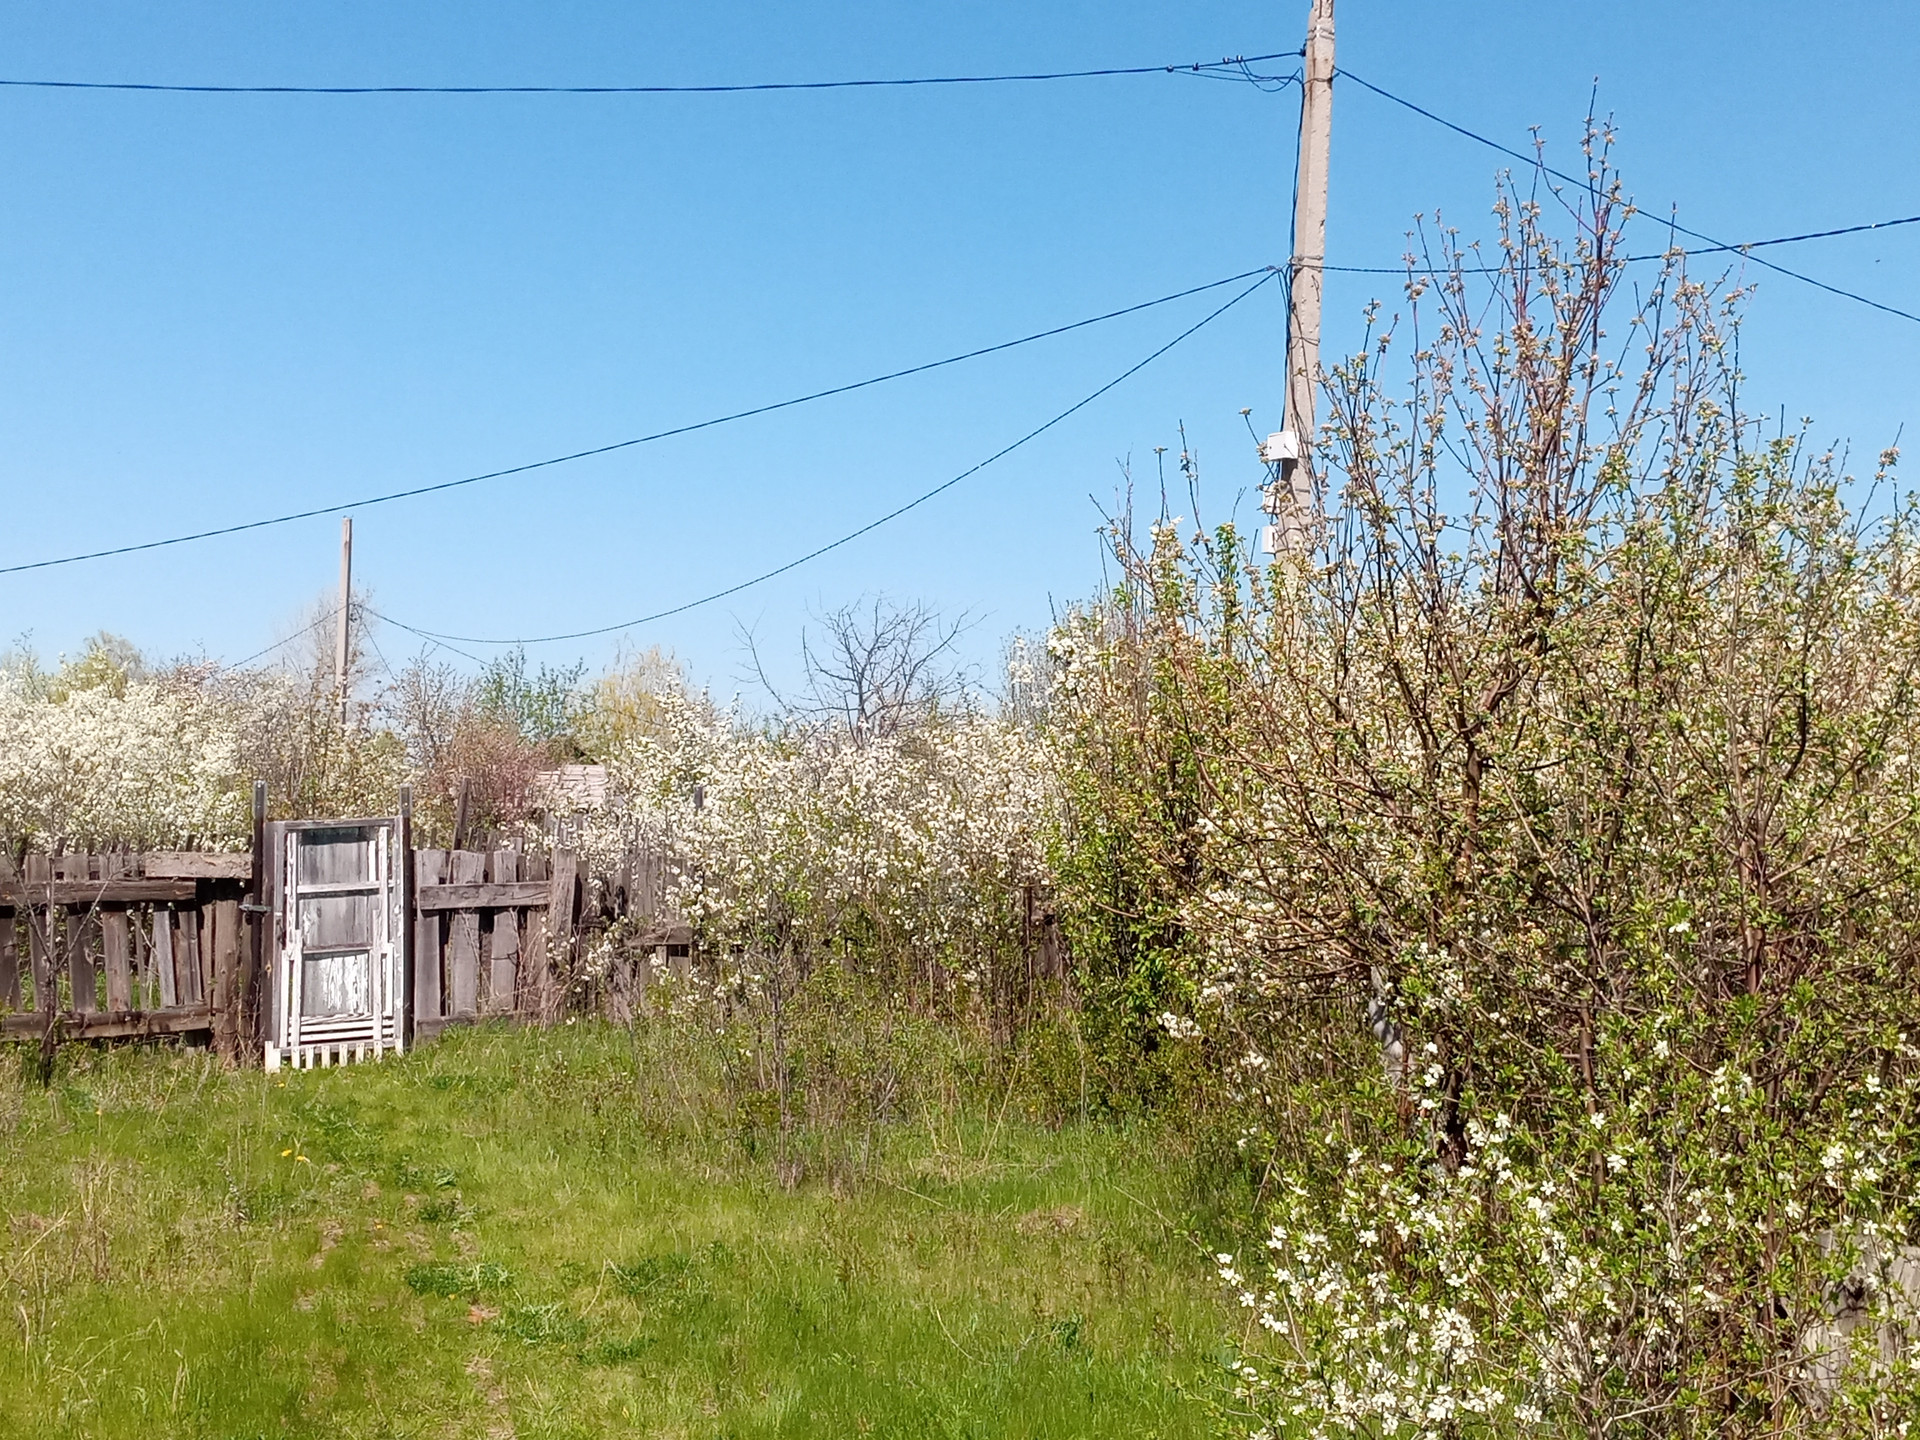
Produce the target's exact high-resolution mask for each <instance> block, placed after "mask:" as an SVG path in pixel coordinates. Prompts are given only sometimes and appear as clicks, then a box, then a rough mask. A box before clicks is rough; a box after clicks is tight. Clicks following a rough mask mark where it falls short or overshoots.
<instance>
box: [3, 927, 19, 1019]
mask: <svg viewBox="0 0 1920 1440" xmlns="http://www.w3.org/2000/svg"><path fill="white" fill-rule="evenodd" d="M16 933H17V932H16V927H15V923H14V918H13V915H12V914H11V913H8V914H5V915H0V1006H5V1007H6V1008H7V1009H9V1010H18V1009H19V1008H20V951H19V950H18V948H17V947H16V943H15V940H14V936H15V934H16Z"/></svg>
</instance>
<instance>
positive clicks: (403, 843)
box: [260, 791, 413, 1071]
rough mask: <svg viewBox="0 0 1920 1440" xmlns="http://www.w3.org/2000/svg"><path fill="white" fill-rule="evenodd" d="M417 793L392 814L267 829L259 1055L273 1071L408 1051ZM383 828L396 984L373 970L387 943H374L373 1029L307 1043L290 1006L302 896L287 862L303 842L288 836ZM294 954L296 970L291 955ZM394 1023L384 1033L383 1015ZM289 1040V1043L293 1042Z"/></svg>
mask: <svg viewBox="0 0 1920 1440" xmlns="http://www.w3.org/2000/svg"><path fill="white" fill-rule="evenodd" d="M411 801H412V796H411V795H410V794H408V793H406V792H405V791H403V792H402V794H401V797H400V809H399V811H398V813H396V814H392V815H370V816H363V817H359V818H354V819H340V820H276V821H273V822H271V823H270V824H268V825H267V826H266V827H265V830H266V834H265V847H264V849H265V855H264V857H263V858H264V860H265V864H264V865H263V866H262V867H261V868H262V870H263V871H264V874H263V876H262V877H261V879H262V889H263V890H264V892H265V893H264V894H263V896H262V903H263V906H264V908H265V909H266V910H267V912H268V913H267V914H266V915H265V916H263V917H262V918H263V919H264V920H265V921H266V927H264V928H265V929H266V931H267V933H266V935H265V944H264V945H263V946H262V947H261V948H262V949H263V950H264V951H265V954H264V955H263V956H262V960H263V962H264V966H263V968H264V969H265V971H266V974H265V976H264V977H263V979H264V981H265V984H264V986H263V989H264V994H263V995H262V996H261V1001H262V1004H261V1007H260V1010H261V1013H260V1028H261V1030H262V1031H263V1032H264V1033H263V1034H262V1036H261V1053H262V1058H263V1061H264V1064H265V1067H266V1068H267V1069H268V1070H270V1071H271V1070H278V1069H280V1068H281V1066H282V1065H283V1064H290V1065H292V1066H293V1067H295V1068H307V1067H312V1066H327V1065H332V1064H335V1063H338V1064H342V1065H344V1064H346V1063H347V1062H348V1060H350V1059H353V1058H356V1057H357V1058H362V1059H365V1058H372V1059H379V1058H380V1057H381V1056H382V1055H383V1054H384V1053H385V1051H386V1050H387V1049H389V1048H390V1049H392V1050H393V1052H394V1053H395V1054H404V1053H405V1052H406V1050H407V1048H408V1047H409V1044H410V1041H411V1028H412V1019H413V923H412V921H413V852H412V844H411V842H412V834H411V831H412V819H413V816H412V810H413V806H412V804H411ZM375 827H380V828H381V829H383V830H384V832H385V835H386V843H385V862H384V865H383V867H382V868H383V869H384V871H385V883H386V895H387V905H386V940H385V942H384V949H385V950H386V951H388V952H390V954H389V956H388V957H387V959H386V965H387V969H386V975H387V976H388V977H391V983H389V984H384V985H383V984H382V982H381V981H380V980H379V979H378V978H377V977H376V974H375V973H374V970H375V967H377V966H378V965H380V963H381V960H382V956H381V950H382V946H381V945H380V944H379V943H378V942H376V943H375V944H374V945H373V946H371V947H370V951H369V955H368V968H369V974H368V977H367V979H368V985H369V989H370V990H373V991H375V992H378V991H380V990H382V989H384V990H385V992H386V993H385V994H384V995H382V996H381V997H380V1003H381V1008H379V1009H375V1010H373V1011H372V1012H371V1017H372V1022H373V1023H372V1027H371V1028H372V1033H371V1034H369V1035H367V1036H365V1037H363V1038H355V1039H340V1038H338V1037H335V1038H330V1039H325V1040H321V1041H311V1042H303V1041H301V1040H300V1039H299V1036H298V1033H297V1030H298V1024H297V1016H296V1015H295V1014H294V1012H293V1010H292V1009H291V1008H290V1006H291V1004H293V1003H297V997H298V994H299V988H300V987H299V978H300V977H299V961H298V956H299V954H300V951H299V937H298V936H297V935H290V934H289V933H288V931H289V925H288V921H289V913H288V908H287V902H288V896H289V893H290V892H291V893H292V894H294V895H296V896H297V894H298V886H297V884H292V885H291V886H290V878H291V877H289V875H288V874H287V866H288V864H289V861H290V859H291V858H292V857H293V856H295V855H297V853H298V849H299V845H298V842H297V839H296V842H295V843H294V844H293V845H289V844H288V843H287V842H288V838H289V837H290V836H291V837H298V836H299V835H301V834H304V833H306V832H309V831H316V830H354V829H362V830H372V829H374V828H375ZM289 953H292V954H293V955H294V956H295V957H296V958H295V962H294V965H293V967H292V968H291V969H289V966H288V956H289ZM383 1020H386V1021H389V1022H390V1023H391V1025H392V1037H391V1041H389V1040H388V1038H387V1036H386V1035H385V1034H384V1033H383V1025H382V1023H381V1022H382V1021H383ZM289 1042H291V1043H289Z"/></svg>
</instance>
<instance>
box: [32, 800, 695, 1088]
mask: <svg viewBox="0 0 1920 1440" xmlns="http://www.w3.org/2000/svg"><path fill="white" fill-rule="evenodd" d="M410 808H411V807H410V805H409V804H408V802H407V799H406V798H405V796H404V795H403V797H402V803H401V812H400V814H399V815H397V816H392V817H387V818H384V819H374V820H340V821H298V822H293V821H289V822H276V823H274V824H272V825H268V824H266V822H265V819H264V812H265V795H264V793H263V791H262V790H261V789H259V788H258V787H257V788H256V792H255V809H254V817H255V831H254V833H255V839H254V848H253V851H252V852H251V853H249V854H214V853H207V852H199V851H156V852H145V853H134V852H118V851H115V852H101V853H89V854H64V855H45V854H32V853H30V854H28V855H26V856H25V857H24V858H23V859H22V860H20V861H19V863H18V864H15V863H14V862H13V861H11V860H8V859H6V858H5V857H0V1037H4V1038H9V1039H36V1038H37V1039H40V1040H41V1041H42V1042H43V1043H47V1044H52V1043H57V1042H58V1041H60V1040H63V1039H69V1038H71V1039H99V1040H114V1039H141V1038H159V1037H164V1036H178V1037H191V1038H200V1039H205V1040H207V1041H209V1042H210V1043H212V1044H213V1045H214V1047H215V1048H216V1049H217V1050H218V1051H219V1052H220V1053H221V1054H222V1055H223V1056H225V1057H227V1058H229V1059H232V1060H236V1061H240V1060H259V1059H261V1058H262V1057H263V1056H264V1057H265V1058H266V1059H267V1060H268V1061H269V1063H274V1064H279V1063H288V1064H292V1065H310V1064H331V1063H336V1061H339V1060H345V1059H347V1058H349V1055H350V1054H351V1055H352V1056H356V1057H357V1056H360V1055H364V1054H367V1053H369V1052H370V1053H372V1054H373V1055H376V1056H377V1055H379V1054H381V1053H383V1052H384V1051H385V1050H388V1049H398V1048H403V1047H404V1046H406V1045H411V1044H414V1043H417V1042H418V1041H422V1040H428V1039H431V1038H433V1037H434V1036H435V1035H437V1034H439V1033H440V1032H441V1031H442V1030H444V1029H445V1028H446V1027H447V1026H448V1025H452V1024H460V1023H465V1022H470V1021H476V1020H483V1019H487V1018H490V1017H508V1018H515V1019H519V1020H522V1021H526V1022H531V1023H538V1024H551V1023H553V1022H554V1021H555V1020H557V1019H559V1018H560V1017H561V1016H562V1015H564V1014H565V1013H567V1012H569V1011H574V1012H578V1011H597V1012H604V1013H606V1014H608V1015H609V1016H610V1017H611V1018H614V1019H616V1020H620V1021H625V1020H627V1019H630V1018H631V1017H632V1015H633V1013H634V1011H635V1010H636V1009H637V1008H638V1006H639V1004H640V999H641V996H642V995H643V993H644V991H645V989H646V987H647V985H648V983H649V981H650V979H651V978H652V976H653V975H655V974H657V973H660V972H661V971H663V970H671V971H673V972H675V973H677V974H678V975H680V976H681V977H683V978H684V977H685V976H686V975H687V974H688V973H689V972H690V968H691V963H692V955H693V935H692V932H691V931H690V930H689V929H688V927H687V926H686V925H685V924H683V923H680V922H679V921H678V919H677V917H675V916H673V915H672V914H671V913H670V912H669V910H668V906H667V900H668V892H669V886H670V881H671V874H670V870H669V868H668V866H667V865H666V864H665V863H664V862H663V861H662V860H661V859H660V858H659V857H657V856H654V855H652V854H650V853H648V852H646V851H645V850H643V849H641V850H636V851H635V852H634V853H633V854H630V855H628V856H627V857H626V859H625V860H623V861H622V862H621V864H620V865H619V866H618V867H617V868H616V869H615V870H614V871H613V873H611V874H606V875H600V876H593V875H590V874H589V871H588V867H587V865H586V862H585V861H584V860H582V859H581V858H580V857H578V856H577V855H575V854H574V853H573V852H572V851H571V850H568V849H565V848H557V849H555V850H553V851H552V852H551V854H547V853H534V852H528V851H526V850H524V849H522V848H520V847H517V846H516V847H512V848H501V849H494V850H486V851H481V850H466V849H454V850H437V849H415V848H414V847H413V846H412V843H411V834H410V824H411V819H410V814H409V811H410ZM610 932H611V933H612V934H613V935H615V936H617V941H618V943H617V944H615V945H608V944H604V943H601V942H602V941H604V940H605V939H606V938H607V937H608V935H609V933H610ZM590 953H591V955H592V956H593V957H594V958H595V960H596V964H595V965H593V966H588V965H587V964H586V961H587V959H588V957H589V954H590ZM362 1031H365V1034H364V1035H362V1034H361V1032H362Z"/></svg>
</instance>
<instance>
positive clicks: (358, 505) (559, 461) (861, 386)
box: [0, 265, 1273, 575]
mask: <svg viewBox="0 0 1920 1440" xmlns="http://www.w3.org/2000/svg"><path fill="white" fill-rule="evenodd" d="M1271 273H1273V267H1271V266H1268V265H1262V266H1258V267H1257V268H1255V269H1252V270H1242V271H1241V272H1240V273H1239V274H1238V275H1229V276H1227V277H1226V278H1225V279H1221V280H1210V281H1208V282H1207V283H1206V284H1205V285H1194V286H1191V287H1189V288H1188V289H1185V290H1178V291H1175V292H1174V293H1173V294H1171V295H1162V296H1160V297H1158V298H1157V299H1153V300H1143V301H1141V302H1140V303H1139V304H1137V305H1128V306H1125V307H1124V308H1122V309H1119V310H1109V311H1107V312H1106V313H1105V314H1104V315H1092V316H1089V317H1088V318H1086V319H1085V320H1075V321H1073V322H1071V323H1070V324H1066V325H1056V326H1054V327H1053V328H1052V329H1051V330H1039V331H1035V332H1034V333H1033V334H1031V335H1022V336H1021V337H1020V338H1019V339H1017V340H1003V341H1001V342H1000V343H999V344H997V345H987V346H983V347H982V348H980V349H978V350H968V351H966V352H965V353H964V354H960V355H949V356H947V357H946V358H945V359H944V360H929V361H927V362H926V363H925V364H922V365H910V366H908V367H907V368H906V369H904V370H891V371H888V372H887V373H886V374H884V375H874V376H871V377H869V378H867V379H865V380H855V381H852V382H851V383H849V384H846V385H835V386H831V387H830V388H828V389H825V390H815V391H812V392H811V393H809V394H806V395H796V396H794V397H793V398H791V399H788V400H776V401H773V402H772V403H771V404H767V405H756V406H753V407H752V408H751V409H747V410H735V411H732V412H731V413H729V414H726V415H716V416H714V417H712V418H711V419H707V420H696V421H694V422H693V423H691V424H688V425H676V426H674V427H672V428H671V429H668V430H656V431H654V432H653V433H652V434H650V435H639V436H635V437H634V438H633V439H631V440H616V441H614V442H613V443H612V444H609V445H596V446H593V447H592V448H590V449H586V450H575V451H572V452H570V453H569V454H566V455H554V456H551V457H549V458H547V459H545V460H530V461H528V462H527V463H526V464H524V465H509V466H507V467H506V468H505V469H501V470H488V471H486V472H484V473H483V474H479V475H467V476H463V477H462V478H460V479H458V480H442V481H440V482H438V483H437V484H433V485H416V486H414V487H413V488H411V489H407V490H390V491H387V492H385V493H384V494H379V495H368V496H363V497H361V498H360V499H357V500H344V501H341V502H340V503H338V504H333V505H316V506H313V507H311V508H309V509H306V510H295V511H291V512H289V513H287V514H284V515H270V516H268V517H267V518H265V519H263V520H247V521H243V522H242V523H240V524H238V525H221V526H216V527H214V528H212V529H208V530H196V531H193V532H191V533H190V534H185V535H170V536H168V537H166V538H165V539H162V540H146V541H142V542H141V543H139V544H136V545H116V546H113V547H111V548H109V549H105V550H89V551H86V552H84V553H82V554H78V555H62V556H59V557H58V558H56V559H52V560H32V561H28V562H26V563H24V564H19V565H0V575H17V574H19V573H20V572H22V571H25V570H45V569H48V568H50V567H52V566H55V565H76V564H78V563H80V562H81V561H83V560H104V559H107V558H109V557H111V556H115V555H134V554H138V553H139V552H141V551H144V550H159V549H162V548H164V547H165V546H169V545H187V544H191V543H192V542H194V541H196V540H212V539H215V538H217V537H219V536H222V535H240V534H244V533H246V532H247V531H250V530H264V529H266V528H267V527H268V526H271V525H288V524H291V523H293V522H294V521H296V520H311V519H313V518H314V517H316V516H319V515H338V514H341V513H343V512H345V511H348V510H363V509H366V508H368V507H370V506H374V505H386V504H389V503H391V502H392V501H395V500H411V499H413V498H414V497H416V496H420V495H435V494H438V493H440V492H441V491H444V490H457V489H460V488H461V487H463V486H467V485H478V484H480V483H481V482H482V481H485V480H500V479H504V478H506V477H507V476H510V475H524V474H527V473H528V472H529V471H533V470H544V469H548V468H550V467H552V466H555V465H566V464H569V463H571V462H572V461H575V460H587V459H591V458H592V457H594V456H596V455H611V454H613V453H614V452H615V451H618V450H631V449H632V448H633V447H635V446H636V445H651V444H653V443H655V442H656V441H660V440H669V439H672V438H673V437H675V436H678V435H691V434H693V433H695V432H696V431H700V430H711V429H713V428H714V427H715V426H718V425H730V424H732V423H734V422H735V421H738V420H750V419H752V418H753V417H754V416H756V415H770V414H772V413H773V412H775V411H776V410H790V409H792V408H793V407H794V406H796V405H807V404H811V403H812V402H814V401H816V400H826V399H830V398H832V397H833V396H835V395H848V394H851V393H853V392H854V391H856V390H865V389H868V388H869V387H871V386H874V385H884V384H886V383H887V382H888V381H890V380H904V379H906V378H907V377H908V376H910V375H924V374H925V373H926V372H927V371H929V370H939V369H942V368H944V367H946V366H948V365H958V364H960V363H961V362H962V361H964V360H977V359H979V358H980V357H981V356H983V355H996V354H998V353H1000V352H1001V351H1003V350H1012V349H1014V348H1016V347H1018V346H1021V345H1030V344H1032V343H1033V342H1034V341H1036V340H1047V339H1051V338H1052V337H1053V336H1056V335H1065V334H1068V333H1069V332H1071V331H1074V330H1084V329H1085V328H1086V327H1087V326H1089V325H1099V324H1102V323H1103V322H1105V321H1108V320H1118V319H1119V318H1120V317H1122V316H1124V315H1136V314H1138V313H1139V312H1141V311H1142V310H1151V309H1153V308H1154V307H1155V306H1158V305H1168V304H1171V303H1172V302H1174V301H1176V300H1184V299H1186V298H1187V297H1188V296H1191V295H1200V294H1204V293H1205V292H1206V291H1209V290H1218V289H1220V288H1221V287H1222V286H1223V285H1232V284H1234V283H1235V282H1237V281H1240V280H1245V279H1248V278H1250V277H1251V276H1254V275H1261V276H1265V275H1270V274H1271Z"/></svg>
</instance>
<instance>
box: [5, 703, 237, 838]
mask: <svg viewBox="0 0 1920 1440" xmlns="http://www.w3.org/2000/svg"><path fill="white" fill-rule="evenodd" d="M32 681H33V677H32V675H31V674H30V673H28V672H26V671H25V670H24V669H23V668H21V667H14V668H10V669H7V670H0V837H4V839H5V842H6V844H7V846H8V847H9V848H12V847H15V846H18V845H20V844H22V843H32V844H35V845H38V846H50V845H51V846H73V847H83V846H88V845H96V844H97V845H103V846H104V845H110V844H132V845H147V846H169V845H172V846H178V845H184V844H187V843H188V842H189V841H190V840H191V841H196V842H198V843H200V844H204V845H212V846H224V847H228V848H234V847H239V846H243V845H245V844H246V843H247V841H248V838H249V836H250V834H251V821H250V810H249V802H248V799H247V781H246V777H245V773H244V770H243V768H242V764H241V736H240V730H239V727H238V726H237V725H236V724H235V722H234V718H233V716H232V715H231V714H230V712H229V711H228V710H227V708H226V707H223V706H221V705H218V704H215V703H212V702H211V701H210V700H209V699H208V698H207V697H205V696H203V695H201V694H199V693H198V692H196V691H195V690H193V689H191V688H189V687H183V686H174V685H162V684H156V683H154V682H151V681H144V680H142V681H130V682H129V681H125V680H124V678H123V677H122V678H121V679H120V683H117V684H113V685H106V684H96V685H90V686H85V687H81V688H68V687H66V686H64V685H63V686H61V687H59V688H58V690H56V691H54V692H53V693H48V687H44V686H36V685H34V684H33V683H32Z"/></svg>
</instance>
